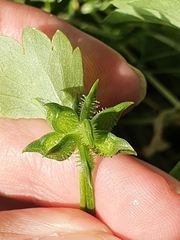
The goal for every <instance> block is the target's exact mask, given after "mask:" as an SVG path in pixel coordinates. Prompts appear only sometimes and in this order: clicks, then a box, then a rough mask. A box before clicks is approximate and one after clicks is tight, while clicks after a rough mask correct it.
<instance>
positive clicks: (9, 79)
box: [0, 27, 136, 214]
mask: <svg viewBox="0 0 180 240" xmlns="http://www.w3.org/2000/svg"><path fill="white" fill-rule="evenodd" d="M22 42H23V45H22V46H21V45H20V44H19V43H17V42H16V41H15V40H13V39H12V38H9V37H6V36H0V43H1V44H0V56H1V58H0V67H1V76H0V86H1V102H0V109H1V111H0V115H1V116H3V117H10V118H21V117H24V118H46V120H47V123H48V124H49V125H50V127H51V128H52V129H53V130H54V132H50V133H48V134H46V135H44V136H43V137H41V138H40V139H38V140H35V141H33V142H32V143H30V144H29V145H28V146H27V147H26V148H25V149H24V150H23V152H38V153H40V154H42V155H43V156H44V157H47V158H50V159H55V160H58V161H63V160H66V159H68V158H69V157H70V156H71V154H73V153H74V152H75V151H76V150H77V151H78V159H77V160H78V168H79V176H80V206H81V209H83V210H85V211H87V212H89V213H91V214H94V208H95V206H94V192H93V183H92V170H93V168H94V166H95V162H94V156H95V155H100V156H113V155H115V154H117V153H118V152H122V153H127V154H134V155H136V152H135V151H134V149H133V148H132V147H131V146H130V145H129V143H128V142H127V141H125V140H124V139H122V138H118V137H116V136H115V135H114V134H112V133H111V132H110V130H111V129H112V128H113V127H114V125H116V124H117V122H118V120H119V118H120V115H121V113H122V112H123V111H124V110H125V109H126V108H128V107H129V106H130V105H131V104H132V102H123V103H120V104H118V105H116V106H114V107H111V108H107V109H104V110H102V111H98V109H97V108H98V104H97V103H98V102H97V101H96V90H97V87H98V82H99V80H97V81H96V82H95V83H94V84H93V86H92V88H91V90H90V92H89V94H88V95H87V96H85V95H83V91H84V88H83V82H82V62H81V55H80V51H79V49H78V48H77V49H75V50H73V49H72V47H71V44H70V42H69V41H68V39H67V38H66V37H65V36H64V34H62V33H61V32H60V31H57V32H56V33H55V34H54V36H53V38H52V41H50V39H48V37H47V36H46V35H45V34H43V33H42V32H40V31H38V30H35V29H32V28H29V27H26V28H25V29H24V31H23V34H22ZM32 56H33V58H32ZM32 59H33V61H32ZM9 61H11V65H10V64H9ZM22 67H23V68H22ZM21 69H23V70H21ZM46 99H48V100H46ZM42 106H43V107H42ZM44 110H45V111H44Z"/></svg>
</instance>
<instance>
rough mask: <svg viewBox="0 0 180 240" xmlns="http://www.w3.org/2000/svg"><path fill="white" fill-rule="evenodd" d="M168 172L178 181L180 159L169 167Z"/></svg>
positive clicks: (179, 176)
mask: <svg viewBox="0 0 180 240" xmlns="http://www.w3.org/2000/svg"><path fill="white" fill-rule="evenodd" d="M169 174H170V175H171V176H173V177H174V178H176V179H177V180H178V181H180V161H178V163H177V164H176V165H175V166H174V167H173V168H172V169H171V171H170V173H169Z"/></svg>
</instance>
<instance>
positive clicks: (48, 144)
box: [23, 132, 64, 156]
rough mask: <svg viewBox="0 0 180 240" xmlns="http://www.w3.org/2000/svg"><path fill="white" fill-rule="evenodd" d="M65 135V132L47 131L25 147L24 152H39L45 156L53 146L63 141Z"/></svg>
mask: <svg viewBox="0 0 180 240" xmlns="http://www.w3.org/2000/svg"><path fill="white" fill-rule="evenodd" d="M63 137H64V134H61V133H58V132H51V133H47V134H46V135H44V136H42V137H41V138H39V139H37V140H35V141H33V142H31V143H30V144H29V145H27V146H26V147H25V148H24V149H23V152H38V153H40V154H42V155H43V156H45V155H46V154H47V153H48V152H49V150H50V149H51V148H53V147H54V146H56V145H57V144H58V143H59V142H60V141H61V139H62V138H63Z"/></svg>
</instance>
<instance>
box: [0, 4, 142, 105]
mask: <svg viewBox="0 0 180 240" xmlns="http://www.w3.org/2000/svg"><path fill="white" fill-rule="evenodd" d="M0 15H1V21H0V34H4V35H8V36H11V37H14V38H15V39H17V40H19V41H20V39H21V33H22V29H23V27H24V26H31V27H35V28H37V29H40V30H41V31H43V32H45V33H46V34H47V35H48V36H49V37H52V35H53V34H54V32H55V31H56V30H57V29H60V30H61V31H63V32H64V33H65V34H66V36H67V37H68V38H69V39H70V41H71V43H72V45H73V46H74V47H80V50H81V52H82V55H83V68H84V84H85V88H86V93H87V92H88V91H89V89H90V87H91V86H92V83H93V82H94V81H95V80H96V79H100V84H99V88H98V98H99V100H100V102H101V105H102V106H106V107H107V106H110V105H111V106H112V105H115V104H117V103H119V102H121V101H134V102H135V103H136V104H137V103H138V102H139V101H141V100H142V98H143V97H144V95H145V92H146V83H145V80H144V77H143V76H142V74H141V73H140V72H135V71H134V69H132V68H131V67H130V66H129V65H128V64H127V62H126V61H125V59H124V58H123V57H122V56H120V55H119V54H118V53H116V52H115V51H113V50H112V49H110V48H109V47H107V46H106V45H104V44H102V43H101V42H99V41H98V40H97V39H94V38H93V37H90V36H88V35H87V34H85V33H83V32H81V31H79V30H77V29H76V28H74V27H72V26H70V25H69V24H67V23H65V22H63V21H61V20H59V19H58V18H56V17H54V16H52V15H50V14H48V13H45V12H42V11H41V10H39V9H35V8H33V7H29V6H26V5H23V4H17V3H14V2H11V1H5V0H1V8H0Z"/></svg>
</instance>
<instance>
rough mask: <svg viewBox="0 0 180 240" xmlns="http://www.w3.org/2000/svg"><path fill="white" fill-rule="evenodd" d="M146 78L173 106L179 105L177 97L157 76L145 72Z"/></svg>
mask: <svg viewBox="0 0 180 240" xmlns="http://www.w3.org/2000/svg"><path fill="white" fill-rule="evenodd" d="M145 76H146V78H147V80H148V81H149V82H150V83H151V84H152V85H153V86H154V87H155V88H156V89H157V90H158V91H159V92H160V93H161V94H162V95H163V96H164V97H165V98H166V99H167V100H168V101H169V102H170V103H171V104H172V105H173V106H174V107H180V101H179V99H178V98H177V97H176V96H174V95H173V94H172V93H171V92H170V91H169V90H168V89H167V88H166V87H165V86H164V85H163V84H161V83H160V82H159V81H158V80H157V78H155V77H154V76H152V75H151V74H148V73H145Z"/></svg>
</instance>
